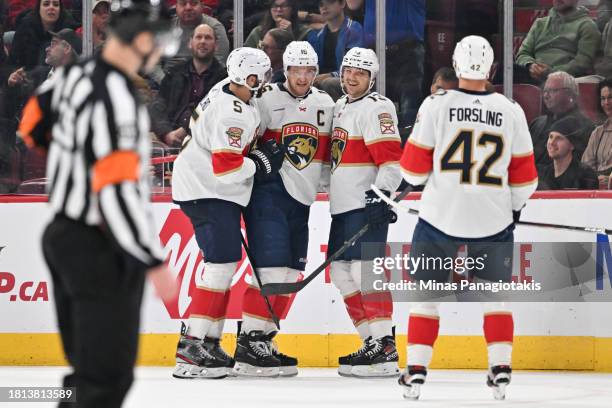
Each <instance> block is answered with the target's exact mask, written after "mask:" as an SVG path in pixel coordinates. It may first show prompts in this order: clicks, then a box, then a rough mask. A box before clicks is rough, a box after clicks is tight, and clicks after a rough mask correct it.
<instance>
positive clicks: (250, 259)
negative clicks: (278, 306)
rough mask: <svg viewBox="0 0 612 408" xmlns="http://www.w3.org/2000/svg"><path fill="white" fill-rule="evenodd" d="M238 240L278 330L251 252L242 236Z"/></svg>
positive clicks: (276, 320)
mask: <svg viewBox="0 0 612 408" xmlns="http://www.w3.org/2000/svg"><path fill="white" fill-rule="evenodd" d="M240 239H241V240H242V246H243V247H244V252H246V256H247V258H248V259H249V263H250V264H251V268H252V269H253V276H255V279H257V284H258V285H259V287H260V288H261V289H260V292H261V295H262V296H263V298H264V300H265V301H266V306H267V307H268V312H270V317H271V318H272V321H273V322H274V325H276V328H277V329H278V330H280V321H279V319H278V316H276V313H274V309H273V308H272V304H271V303H270V299H268V294H265V293H264V291H263V285H262V284H261V277H260V276H259V272H258V271H257V267H256V266H255V263H254V262H253V257H252V256H251V250H250V249H249V246H248V245H247V243H246V241H245V239H244V236H243V235H242V234H240Z"/></svg>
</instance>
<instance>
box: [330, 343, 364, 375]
mask: <svg viewBox="0 0 612 408" xmlns="http://www.w3.org/2000/svg"><path fill="white" fill-rule="evenodd" d="M370 340H372V337H371V336H370V337H368V338H366V339H365V340H364V341H363V344H362V345H361V347H360V348H359V350H357V351H355V352H353V353H351V354H347V355H346V356H340V357H339V358H338V374H340V375H341V376H343V377H351V376H352V374H351V371H352V370H353V363H352V361H353V358H356V357H358V356H361V355H362V354H365V352H367V351H368V350H369V349H370Z"/></svg>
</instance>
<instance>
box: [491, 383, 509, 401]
mask: <svg viewBox="0 0 612 408" xmlns="http://www.w3.org/2000/svg"><path fill="white" fill-rule="evenodd" d="M507 385H508V384H504V383H502V384H498V385H497V386H494V387H491V388H492V389H493V398H495V399H496V400H498V401H503V400H505V399H506V386H507Z"/></svg>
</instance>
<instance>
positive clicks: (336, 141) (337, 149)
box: [331, 127, 348, 173]
mask: <svg viewBox="0 0 612 408" xmlns="http://www.w3.org/2000/svg"><path fill="white" fill-rule="evenodd" d="M347 141H348V132H347V131H346V130H344V129H342V128H339V127H337V128H334V131H333V133H332V140H331V165H332V167H331V171H332V173H333V172H334V170H336V168H337V167H338V166H339V165H340V162H341V161H342V153H344V149H345V148H346V142H347Z"/></svg>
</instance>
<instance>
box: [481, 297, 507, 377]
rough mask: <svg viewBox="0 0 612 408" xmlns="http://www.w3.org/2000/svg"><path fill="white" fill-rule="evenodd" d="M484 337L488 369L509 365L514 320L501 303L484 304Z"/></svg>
mask: <svg viewBox="0 0 612 408" xmlns="http://www.w3.org/2000/svg"><path fill="white" fill-rule="evenodd" d="M483 308H484V323H483V330H484V336H485V339H486V341H487V351H488V355H489V367H494V366H497V365H507V366H509V365H511V363H512V341H513V335H514V320H513V319H512V312H511V311H510V310H509V309H508V308H506V307H505V306H504V305H503V304H502V303H484V304H483Z"/></svg>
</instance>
